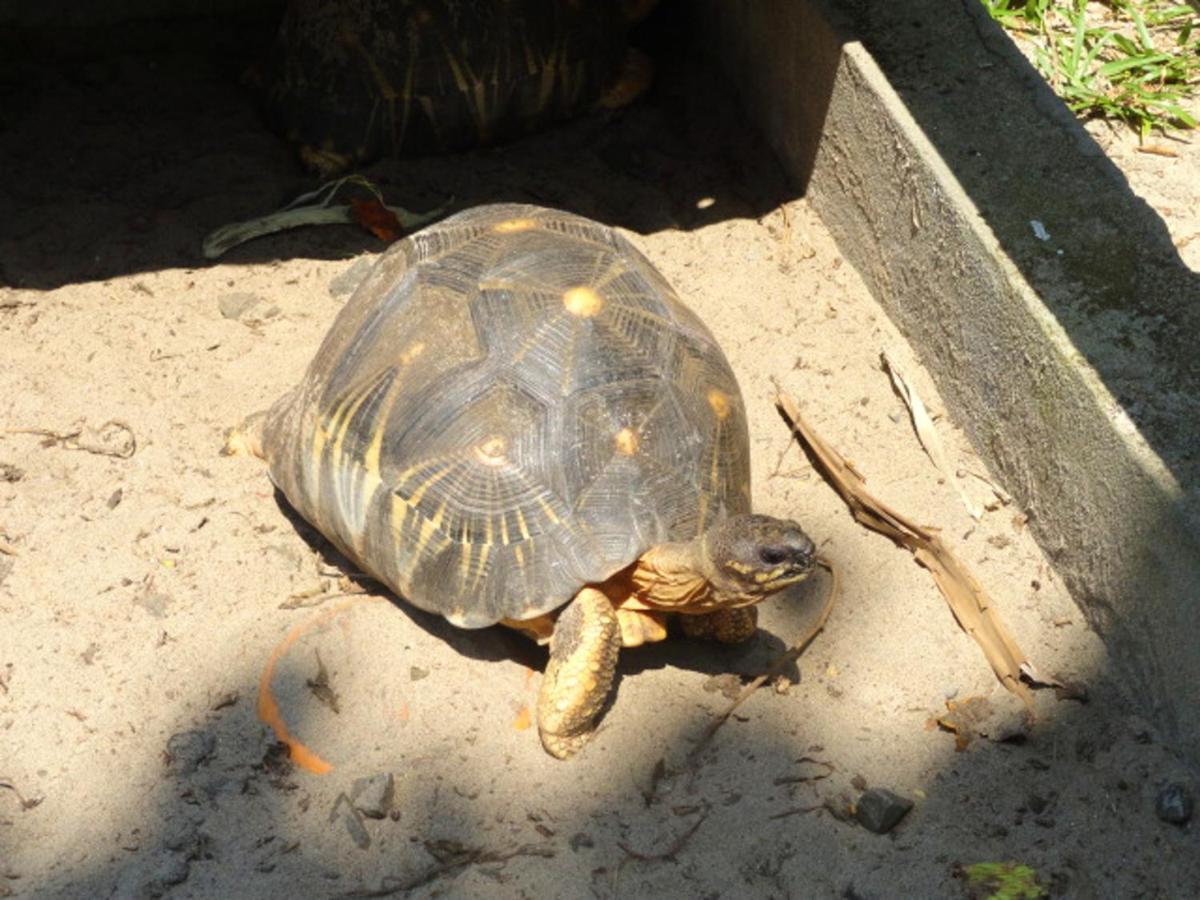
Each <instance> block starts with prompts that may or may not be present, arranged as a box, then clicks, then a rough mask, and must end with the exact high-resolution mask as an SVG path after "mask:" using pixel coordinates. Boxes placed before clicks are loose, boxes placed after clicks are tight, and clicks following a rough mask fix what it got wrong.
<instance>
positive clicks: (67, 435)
mask: <svg viewBox="0 0 1200 900" xmlns="http://www.w3.org/2000/svg"><path fill="white" fill-rule="evenodd" d="M110 426H111V427H113V428H116V429H117V430H120V431H124V432H125V434H126V435H128V440H127V442H126V443H125V444H124V445H123V446H121V447H119V448H113V447H108V446H105V445H104V444H97V443H93V442H92V441H81V440H80V439H79V438H80V436H81V435H82V434H83V429H82V428H76V429H75V430H74V431H51V430H50V429H48V428H6V429H4V430H5V433H6V434H35V435H37V436H39V437H43V438H46V439H47V441H49V444H57V445H58V446H60V447H62V448H63V449H64V450H82V451H83V452H84V453H91V454H93V455H95V456H112V457H115V458H117V459H129V458H130V457H132V456H133V454H135V453H136V452H137V437H136V436H135V435H134V433H133V429H132V428H130V427H129V425H128V423H126V422H122V421H121V420H120V419H109V420H108V421H107V422H105V423H104V424H103V425H101V426H100V427H99V428H97V429H96V430H95V433H96V434H100V433H101V432H103V431H104V430H105V429H106V428H109V427H110ZM49 444H47V446H49Z"/></svg>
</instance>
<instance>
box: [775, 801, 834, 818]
mask: <svg viewBox="0 0 1200 900" xmlns="http://www.w3.org/2000/svg"><path fill="white" fill-rule="evenodd" d="M823 809H828V805H827V804H825V803H814V804H813V805H812V806H797V807H794V808H793V809H785V810H784V811H783V812H778V813H775V815H773V816H767V818H768V819H786V818H787V817H788V816H801V815H807V814H808V813H811V812H820V811H821V810H823Z"/></svg>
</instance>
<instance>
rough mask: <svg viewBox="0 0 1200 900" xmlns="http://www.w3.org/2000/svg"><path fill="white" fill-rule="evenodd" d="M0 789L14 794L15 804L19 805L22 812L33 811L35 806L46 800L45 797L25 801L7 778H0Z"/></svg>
mask: <svg viewBox="0 0 1200 900" xmlns="http://www.w3.org/2000/svg"><path fill="white" fill-rule="evenodd" d="M0 788H5V789H6V790H10V791H12V792H13V793H14V794H16V795H17V802H18V803H20V804H21V809H22V810H29V809H33V808H34V807H35V806H38V805H40V804H41V802H42V801H43V800H44V799H46V798H45V797H33V798H30V799H28V800H26V799H25V797H24V796H23V795H22V794H21V792H20V791H19V790H17V786H16V785H15V784H13V783H12V782H11V781H10V780H9V779H7V778H0Z"/></svg>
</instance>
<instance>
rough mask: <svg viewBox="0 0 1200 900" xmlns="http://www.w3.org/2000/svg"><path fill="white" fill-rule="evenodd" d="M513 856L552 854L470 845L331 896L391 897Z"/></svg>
mask: <svg viewBox="0 0 1200 900" xmlns="http://www.w3.org/2000/svg"><path fill="white" fill-rule="evenodd" d="M517 856H542V857H546V858H549V857H552V856H554V848H553V847H537V846H534V845H532V844H524V845H522V846H520V847H517V848H516V849H515V850H509V851H507V852H504V853H501V852H500V851H498V850H484V849H483V848H482V847H472V848H470V849H467V850H464V851H462V852H461V853H459V854H456V855H455V856H452V857H450V858H449V859H447V860H443V861H442V862H439V863H437V864H436V865H433V866H430V867H429V868H427V869H425V870H424V871H422V872H418V873H417V874H416V875H410V876H409V877H407V878H401V877H399V876H397V875H389V876H387V877H385V878H384V879H383V880H382V881H381V882H380V883H379V887H378V888H357V889H355V890H353V891H347V892H346V893H344V894H334V895H333V896H334V897H335V898H343V897H346V898H349V897H355V898H357V897H391V896H393V895H395V894H403V893H407V892H408V891H414V890H416V889H417V888H419V887H423V886H424V885H427V884H429V883H430V882H431V881H437V879H439V878H441V877H443V876H444V875H448V874H450V873H451V872H453V871H455V870H456V869H461V868H464V867H465V866H470V865H475V864H476V863H494V862H507V861H508V860H510V859H513V858H514V857H517Z"/></svg>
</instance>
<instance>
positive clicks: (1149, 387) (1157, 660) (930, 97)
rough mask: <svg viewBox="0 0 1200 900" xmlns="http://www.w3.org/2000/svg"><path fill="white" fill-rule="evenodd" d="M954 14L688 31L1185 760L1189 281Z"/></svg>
mask: <svg viewBox="0 0 1200 900" xmlns="http://www.w3.org/2000/svg"><path fill="white" fill-rule="evenodd" d="M974 5H975V4H971V3H965V4H963V5H962V6H958V5H947V4H945V3H934V2H923V0H921V2H915V3H907V4H904V5H903V9H897V8H896V6H897V5H895V4H868V3H862V4H859V3H856V2H847V3H844V4H842V7H841V9H840V10H838V12H837V13H836V15H835V16H831V15H830V12H829V10H828V9H826V8H823V7H818V6H817V5H814V4H811V3H789V2H782V0H756V2H753V3H750V2H743V3H728V2H721V3H712V4H710V5H709V6H708V7H707V9H706V26H707V27H708V28H710V29H711V30H712V34H713V35H714V39H713V40H712V41H711V42H710V44H711V46H713V47H715V48H719V52H720V53H721V55H722V57H723V62H724V64H725V68H726V69H727V71H728V72H729V74H730V75H731V76H732V77H733V78H734V80H735V81H736V82H737V84H738V87H739V91H740V93H741V96H742V99H743V103H744V105H745V107H746V109H747V111H748V112H749V114H750V116H751V118H752V119H753V120H754V121H755V122H756V123H757V124H758V125H759V126H760V128H761V129H762V130H763V132H764V133H765V134H766V136H767V138H768V140H769V141H770V143H771V144H772V145H773V146H774V148H775V150H776V152H777V153H778V155H779V156H780V158H781V159H782V161H783V163H784V165H785V167H786V168H787V169H788V171H789V174H790V175H791V177H793V178H794V179H795V180H796V181H797V183H798V184H799V185H800V186H802V187H803V188H804V189H805V191H806V194H807V196H808V198H809V200H810V202H811V203H812V204H813V206H814V207H815V208H816V209H817V211H818V212H819V214H820V215H821V216H822V218H823V220H824V222H825V223H826V225H827V226H828V227H829V228H830V230H831V231H832V233H833V234H834V236H835V237H836V239H837V240H838V242H839V244H840V246H841V248H842V251H843V252H844V253H845V254H846V256H847V257H848V258H849V259H850V261H851V262H852V263H853V264H854V265H855V266H856V267H857V268H858V270H859V271H860V272H861V273H862V274H863V276H864V277H865V278H866V280H867V283H868V284H869V285H870V287H871V289H872V290H873V292H874V293H875V295H876V297H877V298H878V299H879V300H880V301H881V302H882V303H883V304H884V306H885V308H886V309H887V310H888V313H889V315H890V316H892V318H893V319H894V321H895V322H896V323H897V324H898V325H899V326H900V328H901V329H902V330H903V331H904V332H905V333H906V335H907V336H908V337H909V339H910V340H912V341H913V342H914V344H915V345H916V346H917V347H918V349H919V352H921V354H922V355H923V357H924V362H925V363H926V365H927V366H928V367H929V369H930V371H931V372H932V373H933V374H934V376H935V378H936V379H937V380H938V383H939V387H940V389H941V391H942V393H943V395H944V396H945V398H946V400H947V402H948V404H949V405H950V407H951V408H952V410H953V413H954V416H955V418H956V420H957V421H959V422H960V423H961V424H962V425H963V426H964V427H965V428H966V430H967V431H968V433H969V434H970V435H971V438H972V440H973V442H974V444H975V446H976V448H977V449H978V450H979V451H980V453H981V454H982V455H983V456H984V457H985V458H986V459H987V461H988V463H989V465H990V466H992V467H993V470H994V471H995V472H996V473H997V474H998V475H999V476H1000V478H1001V479H1002V481H1003V483H1004V484H1005V485H1006V486H1007V487H1008V489H1009V490H1010V491H1012V492H1013V493H1014V495H1015V496H1016V497H1017V498H1018V499H1019V501H1020V503H1021V504H1022V506H1023V507H1024V508H1025V510H1026V511H1027V512H1028V513H1029V514H1030V516H1031V522H1032V526H1033V528H1034V529H1035V533H1036V535H1037V537H1038V540H1039V543H1041V545H1042V547H1043V549H1044V550H1045V551H1046V552H1047V554H1048V555H1049V556H1050V558H1051V559H1053V561H1054V564H1055V566H1056V569H1057V571H1058V572H1059V574H1060V575H1062V577H1063V578H1064V579H1065V581H1066V582H1067V584H1068V586H1069V587H1070V589H1071V592H1072V594H1073V595H1074V597H1075V598H1076V600H1077V601H1078V603H1079V604H1080V606H1081V607H1082V609H1083V611H1084V613H1085V614H1086V615H1087V617H1088V619H1089V620H1090V621H1091V623H1092V624H1093V625H1094V626H1095V627H1096V628H1097V630H1098V631H1100V633H1101V634H1102V635H1103V636H1104V637H1105V639H1106V641H1107V642H1108V643H1109V645H1110V648H1111V650H1112V651H1113V658H1114V660H1115V661H1116V665H1117V666H1118V667H1119V670H1118V671H1117V672H1115V673H1113V674H1115V675H1117V676H1118V677H1119V678H1120V679H1122V680H1123V681H1125V682H1126V684H1127V686H1128V688H1129V692H1128V693H1129V696H1130V698H1131V699H1132V700H1133V701H1134V702H1135V703H1136V704H1137V705H1138V706H1139V707H1140V708H1141V709H1142V710H1144V711H1148V712H1149V713H1150V714H1151V715H1152V716H1153V717H1154V718H1155V719H1156V720H1157V721H1158V722H1159V723H1160V724H1161V725H1163V726H1164V727H1165V728H1166V729H1167V730H1168V731H1169V732H1170V733H1172V734H1173V735H1174V736H1175V737H1176V738H1177V739H1178V740H1179V741H1180V742H1181V745H1182V747H1183V748H1184V749H1185V750H1186V752H1187V753H1188V755H1189V756H1190V757H1191V758H1192V759H1193V761H1194V760H1197V759H1200V716H1198V715H1197V710H1198V709H1200V651H1198V648H1197V643H1196V638H1195V622H1196V611H1197V599H1198V598H1200V546H1198V544H1197V542H1196V539H1195V537H1194V533H1195V523H1196V522H1197V521H1200V516H1198V515H1197V512H1196V511H1197V508H1198V507H1200V504H1198V503H1197V494H1196V491H1197V481H1198V480H1197V477H1196V469H1197V448H1200V434H1198V430H1197V423H1198V422H1200V410H1198V407H1197V400H1198V398H1200V384H1198V382H1200V376H1198V366H1197V362H1196V359H1197V357H1196V354H1195V352H1194V349H1193V348H1194V342H1195V336H1196V334H1198V333H1200V327H1198V317H1200V302H1198V301H1200V280H1198V279H1197V276H1196V274H1195V273H1193V272H1191V271H1190V270H1188V269H1187V268H1186V266H1183V265H1182V263H1181V262H1180V260H1179V259H1178V255H1177V254H1176V253H1175V252H1174V248H1173V247H1172V245H1171V244H1170V241H1169V238H1168V237H1167V236H1166V232H1165V229H1164V228H1163V226H1162V223H1161V221H1159V220H1158V218H1157V217H1156V216H1155V215H1154V214H1153V212H1152V211H1150V210H1149V209H1148V207H1146V205H1145V204H1144V203H1143V202H1142V201H1141V200H1139V199H1138V198H1137V197H1136V196H1134V195H1133V194H1132V193H1131V192H1130V191H1129V189H1128V186H1127V185H1126V184H1125V183H1124V181H1123V179H1122V178H1121V177H1120V175H1119V173H1118V172H1117V170H1116V169H1115V168H1114V167H1113V166H1112V165H1111V164H1110V163H1108V161H1107V159H1106V158H1105V157H1104V156H1103V154H1102V153H1101V152H1100V151H1099V149H1098V148H1097V147H1096V146H1095V144H1094V143H1093V142H1092V141H1091V139H1090V138H1089V137H1088V136H1087V134H1086V132H1084V131H1083V130H1082V129H1081V128H1079V127H1078V126H1077V125H1076V123H1075V122H1074V121H1073V119H1071V117H1070V116H1069V114H1067V113H1066V110H1065V109H1064V108H1063V107H1062V105H1061V103H1059V101H1058V100H1057V99H1056V98H1054V97H1053V95H1051V94H1050V93H1049V89H1048V88H1047V87H1046V85H1045V84H1044V83H1043V82H1042V81H1041V79H1040V78H1038V77H1037V75H1036V73H1033V72H1032V70H1030V69H1029V67H1028V65H1027V64H1026V63H1025V61H1024V59H1023V58H1021V56H1020V55H1019V54H1018V53H1017V52H1016V50H1015V48H1013V47H1012V46H1011V44H1008V43H1007V38H1005V37H1004V35H1003V34H1002V33H1001V32H999V31H998V29H995V27H994V26H993V25H992V23H991V22H990V21H988V20H987V19H986V18H985V17H984V16H982V15H981V14H979V15H977V14H976V12H975V10H974ZM883 7H889V8H888V9H884V8H883ZM846 15H848V16H849V18H846ZM835 18H836V20H837V21H838V22H839V25H838V26H837V27H835V26H834V25H832V24H831V21H834V19H835ZM847 23H849V24H850V25H852V26H853V27H855V28H863V29H864V33H866V34H868V35H870V36H871V40H872V41H873V43H872V49H876V45H877V47H878V52H879V53H880V56H881V58H883V59H885V60H886V61H887V63H888V64H889V65H891V66H892V69H889V71H888V72H887V73H886V74H885V72H884V71H882V70H881V68H880V66H879V65H878V64H877V62H876V60H875V58H874V57H873V55H872V54H871V53H869V52H868V51H867V49H866V48H865V47H864V46H863V44H862V43H858V42H854V41H850V40H847V39H846V38H845V37H844V35H846V34H848V33H850V29H849V28H848V27H847ZM716 35H720V40H716V39H715V36H716ZM893 70H894V72H895V75H894V76H893ZM889 77H893V78H894V80H895V81H898V82H899V83H901V84H902V85H903V86H904V96H903V99H902V98H901V96H899V95H898V93H897V90H896V89H894V87H893V84H892V83H890V81H889ZM916 116H919V117H920V120H919V122H918V119H917V118H915V117H916ZM968 190H969V193H968ZM1033 219H1037V220H1039V221H1041V222H1042V223H1043V224H1044V226H1045V227H1046V228H1047V229H1048V230H1049V231H1050V233H1051V241H1049V242H1046V241H1042V240H1039V239H1038V238H1037V237H1036V236H1035V235H1034V233H1033V229H1032V226H1031V220H1033Z"/></svg>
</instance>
